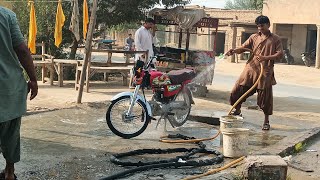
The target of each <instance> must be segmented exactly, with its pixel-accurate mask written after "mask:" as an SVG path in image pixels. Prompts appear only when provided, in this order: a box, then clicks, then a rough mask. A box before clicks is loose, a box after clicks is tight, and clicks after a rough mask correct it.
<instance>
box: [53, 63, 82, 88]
mask: <svg viewBox="0 0 320 180" xmlns="http://www.w3.org/2000/svg"><path fill="white" fill-rule="evenodd" d="M78 61H83V60H73V59H53V64H54V69H55V70H56V73H57V75H58V86H59V87H62V86H63V67H65V66H69V67H70V66H74V67H77V62H78Z"/></svg>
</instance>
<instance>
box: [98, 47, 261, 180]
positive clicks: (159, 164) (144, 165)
mask: <svg viewBox="0 0 320 180" xmlns="http://www.w3.org/2000/svg"><path fill="white" fill-rule="evenodd" d="M241 50H244V51H249V52H251V55H250V58H249V60H248V62H250V61H251V60H252V59H253V56H254V54H253V52H252V50H251V49H247V48H241ZM248 62H247V63H248ZM260 65H261V72H260V75H259V77H258V80H257V81H256V82H255V84H254V85H253V86H252V87H251V88H250V89H249V90H248V91H247V92H246V93H245V94H244V95H242V96H241V97H240V98H239V99H238V101H237V102H236V103H235V104H234V105H233V106H232V107H231V109H230V111H229V112H228V115H231V112H232V110H233V109H234V108H235V107H236V106H237V105H238V104H239V103H240V102H241V101H242V100H243V99H244V98H245V97H246V96H247V95H248V94H249V93H250V92H251V91H253V90H254V89H255V88H256V87H257V85H258V83H259V81H260V79H261V78H262V75H263V71H264V69H263V65H262V63H260ZM220 133H221V132H220V131H219V132H218V133H217V134H216V135H215V136H213V137H211V138H203V139H195V138H189V137H186V136H183V135H168V136H162V137H160V141H161V142H165V143H200V144H201V143H202V141H209V140H213V139H215V138H217V137H218V136H219V135H220ZM164 138H181V139H183V140H167V139H164ZM198 145H199V144H198ZM201 150H205V145H200V149H194V152H190V153H188V155H187V156H189V155H190V154H193V153H195V152H198V151H199V152H200V151H201ZM145 151H146V152H145ZM154 151H155V150H154V149H153V150H146V149H144V150H136V151H132V152H127V153H122V154H117V155H114V157H113V158H111V160H112V162H114V163H115V164H118V165H123V166H125V165H129V166H140V167H136V168H133V169H129V170H126V171H123V172H120V173H117V174H114V175H111V176H108V177H105V178H102V179H101V180H109V179H117V178H120V177H123V176H126V175H128V174H131V173H135V172H139V171H144V170H149V169H152V168H163V167H183V166H202V165H213V164H215V163H219V162H222V161H223V156H222V155H219V153H218V152H217V151H214V152H209V151H206V152H203V153H209V154H216V155H217V157H216V158H213V159H212V160H207V161H203V162H196V161H185V162H179V161H178V162H177V160H176V159H174V158H173V159H169V160H167V161H159V162H150V163H142V162H138V163H132V162H128V161H127V162H126V161H125V162H123V161H120V160H119V159H118V158H120V157H125V156H129V155H137V154H141V153H142V152H143V153H150V152H154ZM158 151H160V150H158ZM162 151H163V150H161V152H162ZM177 151H178V152H179V151H181V148H180V149H177ZM186 151H191V150H186ZM192 151H193V150H192ZM160 154H161V153H160ZM244 158H245V157H244V156H243V157H240V158H239V159H236V160H234V161H232V162H230V163H228V164H227V165H225V166H223V167H220V168H216V169H212V170H209V171H208V172H206V173H204V174H200V175H196V176H191V177H188V178H185V179H183V180H191V179H197V178H200V177H203V176H208V175H211V174H214V173H217V172H220V171H222V170H225V169H227V168H229V167H231V166H233V165H235V164H237V163H239V162H241V161H242V160H243V159H244Z"/></svg>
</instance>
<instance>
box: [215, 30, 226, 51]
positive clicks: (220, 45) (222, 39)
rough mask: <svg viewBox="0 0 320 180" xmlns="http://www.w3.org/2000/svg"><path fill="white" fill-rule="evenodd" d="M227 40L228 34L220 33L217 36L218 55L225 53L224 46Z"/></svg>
mask: <svg viewBox="0 0 320 180" xmlns="http://www.w3.org/2000/svg"><path fill="white" fill-rule="evenodd" d="M225 39H226V33H224V32H218V33H217V35H216V54H217V55H219V54H221V53H222V54H223V53H224V44H225Z"/></svg>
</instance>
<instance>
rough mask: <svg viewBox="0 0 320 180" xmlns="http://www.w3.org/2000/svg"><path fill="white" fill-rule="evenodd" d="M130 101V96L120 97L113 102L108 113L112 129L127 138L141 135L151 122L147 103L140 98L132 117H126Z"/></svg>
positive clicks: (109, 124) (108, 120) (107, 117)
mask: <svg viewBox="0 0 320 180" xmlns="http://www.w3.org/2000/svg"><path fill="white" fill-rule="evenodd" d="M130 103H131V97H130V96H123V97H120V98H119V99H116V100H114V101H113V102H112V103H111V105H110V106H109V108H108V110H107V113H106V121H107V124H108V127H109V128H110V130H111V131H112V132H113V133H114V134H116V135H117V136H120V137H122V138H125V139H130V138H133V137H136V136H139V135H140V134H141V133H143V132H144V131H145V130H146V128H147V126H148V124H149V119H148V115H147V108H146V105H145V103H144V102H143V101H141V100H140V99H138V100H137V102H136V104H135V105H134V106H133V109H132V114H131V117H126V115H125V114H126V112H127V111H128V109H129V106H130Z"/></svg>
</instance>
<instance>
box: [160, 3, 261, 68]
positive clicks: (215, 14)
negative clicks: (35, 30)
mask: <svg viewBox="0 0 320 180" xmlns="http://www.w3.org/2000/svg"><path fill="white" fill-rule="evenodd" d="M186 8H190V9H197V8H204V10H205V13H206V15H207V16H209V17H212V18H219V28H218V33H217V34H216V36H212V34H214V32H215V31H216V30H215V29H207V28H201V29H197V31H196V32H193V33H194V34H192V35H191V36H190V48H191V49H201V50H212V49H213V46H214V43H213V42H214V38H216V53H217V55H219V54H221V53H225V52H227V51H228V50H229V49H231V48H236V47H238V46H240V45H241V44H242V43H244V41H245V40H247V39H248V38H249V36H250V35H251V34H253V33H256V32H257V27H256V25H255V23H254V21H255V19H256V17H257V16H259V15H261V12H260V11H255V10H229V9H217V8H206V7H200V6H187V7H186ZM167 30H168V31H175V32H178V31H179V30H178V29H177V28H175V27H173V26H169V27H167ZM200 34H210V35H200ZM165 39H166V42H165V44H169V45H172V46H176V45H177V43H178V39H179V37H178V34H177V33H167V35H166V37H165ZM183 39H185V38H183ZM184 43H185V42H183V43H182V44H184ZM239 58H240V59H243V55H240V56H239ZM230 61H231V62H234V61H235V56H233V57H230Z"/></svg>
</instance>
